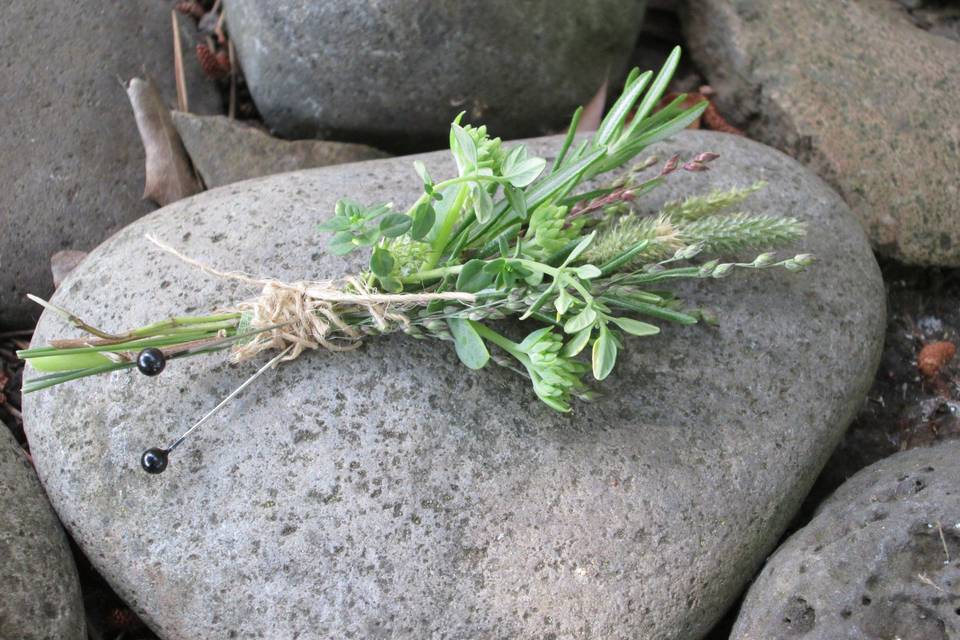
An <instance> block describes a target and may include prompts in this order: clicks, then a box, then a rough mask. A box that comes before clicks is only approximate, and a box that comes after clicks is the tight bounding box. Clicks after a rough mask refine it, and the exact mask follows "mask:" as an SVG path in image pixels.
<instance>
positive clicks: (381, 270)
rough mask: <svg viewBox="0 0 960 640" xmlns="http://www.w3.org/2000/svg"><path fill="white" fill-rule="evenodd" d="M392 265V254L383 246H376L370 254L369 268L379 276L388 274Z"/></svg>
mask: <svg viewBox="0 0 960 640" xmlns="http://www.w3.org/2000/svg"><path fill="white" fill-rule="evenodd" d="M393 265H394V260H393V256H392V255H391V254H390V252H389V251H387V250H386V249H384V248H383V247H377V248H376V249H374V250H373V253H371V254H370V270H371V271H373V273H374V274H375V275H377V276H378V277H380V278H385V277H387V276H389V275H390V272H391V271H393Z"/></svg>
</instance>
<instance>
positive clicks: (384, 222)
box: [380, 213, 413, 238]
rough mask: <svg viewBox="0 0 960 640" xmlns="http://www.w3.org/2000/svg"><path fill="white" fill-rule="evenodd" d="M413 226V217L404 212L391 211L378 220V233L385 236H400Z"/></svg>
mask: <svg viewBox="0 0 960 640" xmlns="http://www.w3.org/2000/svg"><path fill="white" fill-rule="evenodd" d="M411 226H413V218H411V217H410V216H408V215H407V214H405V213H391V214H389V215H385V216H383V218H382V219H381V220H380V233H382V234H383V236H384V237H385V238H396V237H397V236H402V235H403V234H405V233H406V232H407V230H408V229H409V228H410V227H411Z"/></svg>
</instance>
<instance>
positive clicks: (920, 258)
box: [684, 0, 960, 266]
mask: <svg viewBox="0 0 960 640" xmlns="http://www.w3.org/2000/svg"><path fill="white" fill-rule="evenodd" d="M686 6H687V10H686V11H685V12H684V31H685V33H686V36H687V40H688V41H689V46H690V50H691V52H692V53H693V56H694V58H695V59H696V60H697V62H698V63H699V65H700V68H701V69H702V70H703V72H704V73H705V74H706V75H707V77H708V79H709V80H710V84H711V85H713V87H714V88H715V89H716V90H717V95H718V97H719V100H720V108H721V110H722V111H723V112H724V113H725V114H727V115H728V116H731V117H732V118H733V120H734V121H735V122H736V123H738V124H740V125H744V126H746V129H747V131H748V132H749V134H750V135H751V137H753V138H755V139H757V140H761V141H763V142H766V143H767V144H770V145H772V146H774V147H777V148H778V149H782V150H784V151H786V152H787V153H789V154H790V155H792V156H793V157H795V158H798V159H800V160H801V161H802V162H803V163H804V164H806V165H807V166H809V167H811V168H812V169H814V171H816V172H817V173H818V174H819V175H820V176H821V177H823V178H824V179H826V180H827V182H829V183H831V184H832V185H833V186H834V187H835V188H836V189H837V190H838V191H839V192H840V194H841V195H842V196H843V197H844V199H845V200H846V202H847V204H849V205H850V207H851V208H852V209H853V212H854V213H855V214H856V215H857V216H858V217H859V218H860V220H861V221H862V222H863V223H864V226H865V228H866V230H867V234H868V235H869V236H870V239H871V241H872V242H873V244H874V247H875V248H876V249H877V250H878V251H880V252H882V253H883V254H886V255H888V256H891V257H894V258H897V259H899V260H902V261H905V262H908V263H912V264H924V265H950V266H958V265H960V179H958V177H957V176H958V175H960V120H958V118H957V108H956V105H957V104H958V103H960V42H957V41H955V40H950V39H948V38H945V37H941V36H938V35H934V34H932V33H930V32H928V31H925V30H923V29H921V28H919V27H918V26H916V24H915V23H914V21H913V20H912V19H911V17H910V16H909V15H908V14H907V12H906V10H905V9H904V8H903V7H902V6H901V5H899V4H898V3H896V2H893V1H892V0H857V1H851V0H808V1H805V2H782V1H778V2H771V1H768V0H701V1H698V2H690V3H687V5H686Z"/></svg>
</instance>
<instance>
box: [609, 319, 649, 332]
mask: <svg viewBox="0 0 960 640" xmlns="http://www.w3.org/2000/svg"><path fill="white" fill-rule="evenodd" d="M610 320H611V321H613V322H614V323H615V324H616V325H617V326H618V327H620V328H621V329H623V330H624V331H626V332H627V333H629V334H630V335H632V336H655V335H657V334H658V333H660V327H658V326H657V325H655V324H649V323H647V322H641V321H640V320H634V319H633V318H624V317H619V318H610Z"/></svg>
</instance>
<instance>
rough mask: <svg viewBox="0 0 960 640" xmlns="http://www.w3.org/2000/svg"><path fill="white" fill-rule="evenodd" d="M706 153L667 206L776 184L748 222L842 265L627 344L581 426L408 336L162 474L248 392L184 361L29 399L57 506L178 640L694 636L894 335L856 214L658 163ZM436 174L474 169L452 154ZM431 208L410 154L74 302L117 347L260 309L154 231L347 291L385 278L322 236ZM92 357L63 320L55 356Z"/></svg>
mask: <svg viewBox="0 0 960 640" xmlns="http://www.w3.org/2000/svg"><path fill="white" fill-rule="evenodd" d="M558 144H559V139H557V138H549V139H545V140H541V141H535V143H534V145H533V146H534V149H536V150H538V151H540V152H541V153H545V154H548V155H549V154H550V153H551V150H555V149H556V148H557V145H558ZM704 150H712V151H716V152H719V153H720V154H721V156H722V159H721V160H718V161H716V162H714V163H713V165H711V166H713V167H715V168H714V169H711V171H710V172H709V173H707V174H689V173H682V172H681V173H682V175H675V178H676V179H675V180H673V179H672V180H671V182H670V185H669V187H668V188H665V189H663V191H662V192H660V193H658V194H657V197H656V198H654V199H653V200H651V206H656V203H657V202H661V201H662V200H663V199H665V198H676V197H677V196H678V195H679V194H681V193H684V192H688V193H693V192H696V193H703V192H706V191H708V190H710V189H711V187H713V186H719V187H729V186H732V185H745V184H751V183H752V182H753V181H754V180H756V179H760V178H762V179H765V180H768V181H769V182H770V184H771V186H770V187H769V188H768V189H767V190H766V191H765V192H764V195H762V196H760V197H758V198H755V199H754V200H753V201H752V204H749V205H748V207H749V208H750V209H752V210H758V209H759V210H765V211H772V212H778V213H783V214H795V215H798V216H801V217H803V218H805V219H807V220H809V221H810V222H811V229H810V236H809V238H808V239H807V241H806V242H805V243H804V244H803V248H806V249H809V250H812V251H814V252H815V253H817V254H818V255H819V256H820V257H821V259H822V263H821V264H820V265H819V266H817V267H816V268H814V269H812V270H810V271H809V272H807V273H804V274H803V275H795V274H790V273H787V272H785V271H776V272H772V271H771V272H762V273H752V274H749V275H747V274H742V275H738V276H737V277H733V278H731V279H729V280H723V281H720V282H710V283H703V282H698V283H694V284H692V285H691V286H688V287H685V288H684V291H685V293H686V294H687V295H688V297H689V298H690V299H691V300H694V301H696V302H698V303H701V304H703V305H706V306H708V307H710V308H716V309H718V310H720V311H721V314H722V319H723V324H722V325H721V326H720V327H719V328H710V327H707V326H695V327H686V328H683V327H674V326H668V327H665V329H664V331H663V334H662V335H661V336H659V337H657V338H656V339H648V340H645V341H642V342H641V341H640V340H639V339H638V340H631V341H630V344H629V347H628V349H627V352H626V354H625V356H624V357H623V360H622V361H621V362H620V363H619V364H618V368H617V369H616V371H615V372H614V375H612V376H611V377H610V378H609V379H608V380H607V381H606V382H605V383H604V384H603V385H602V389H603V391H604V392H605V395H604V396H603V397H602V398H601V399H600V400H599V401H597V402H596V403H594V404H591V405H583V404H580V405H577V407H576V409H575V411H574V413H573V414H572V415H559V414H556V413H554V412H552V411H551V410H550V409H548V408H546V407H545V406H544V405H542V404H541V403H539V402H538V401H537V400H536V398H535V396H534V394H533V393H532V391H531V390H530V389H529V388H528V385H527V383H526V382H525V381H524V380H522V379H520V378H518V377H517V376H516V374H513V373H512V372H509V371H505V370H500V369H497V368H492V369H489V370H483V371H481V372H471V371H469V370H467V369H465V368H464V367H463V366H462V365H460V364H459V363H458V361H457V358H456V356H455V355H454V354H453V350H452V349H451V348H450V347H449V345H448V344H446V343H434V342H420V341H415V340H412V339H409V338H407V337H405V336H393V337H389V338H382V339H378V340H375V341H372V342H370V343H368V344H367V345H366V346H365V347H364V348H363V349H361V350H360V351H357V352H353V353H341V354H335V353H314V354H308V355H307V356H305V357H302V358H301V359H299V360H298V361H296V362H293V363H290V364H288V365H285V366H283V367H282V368H280V369H279V370H278V371H277V372H276V373H274V374H272V375H271V376H269V377H267V378H266V379H265V380H263V381H262V382H260V383H258V385H257V386H255V387H253V388H251V389H250V390H249V391H248V392H247V393H246V394H245V395H244V397H243V399H242V400H240V401H239V402H237V403H236V404H234V405H232V406H231V408H230V409H228V410H227V411H226V412H225V413H223V414H221V415H220V416H219V417H218V418H217V420H215V421H214V422H212V423H211V424H210V425H209V426H207V427H206V428H205V429H204V430H202V431H200V432H198V433H197V435H196V436H195V437H193V438H192V439H191V440H189V441H188V442H187V443H186V444H185V445H184V446H183V447H182V449H178V450H177V452H176V453H175V455H174V456H173V458H172V462H171V468H170V469H169V470H168V471H167V472H166V473H165V474H163V475H162V476H148V475H146V474H144V473H143V472H142V471H141V470H140V469H139V466H138V465H139V462H138V461H139V456H140V452H141V451H143V449H145V448H146V447H148V446H154V445H160V444H164V443H166V442H168V441H169V440H170V439H171V438H172V437H173V436H174V435H176V434H179V433H180V432H181V431H182V430H183V429H184V428H185V427H186V426H188V425H189V423H190V422H191V421H192V420H194V419H195V418H197V417H198V416H199V415H201V413H202V412H203V411H205V410H206V409H208V408H209V407H211V406H213V405H214V404H215V403H216V402H217V401H218V400H219V399H220V398H222V397H223V396H224V395H226V394H227V393H228V392H229V390H230V389H231V388H233V387H234V386H236V385H237V384H238V383H239V382H240V381H241V380H242V379H243V378H244V377H246V376H247V375H249V374H250V373H251V372H252V371H253V370H254V368H255V366H254V365H253V364H248V365H245V366H242V367H233V366H229V365H227V364H225V363H224V361H223V358H222V357H211V358H203V359H200V360H194V361H193V362H175V363H171V365H170V366H168V368H167V371H165V372H164V373H163V375H162V376H160V377H158V378H151V379H148V378H145V377H143V376H139V375H131V374H130V373H125V374H118V375H111V376H109V377H106V378H103V379H100V380H96V381H91V380H87V381H80V382H78V383H75V384H70V385H66V386H63V387H60V388H56V389H53V390H50V391H44V392H42V393H40V394H36V395H31V396H28V397H27V398H26V402H25V409H24V410H25V421H26V428H27V430H28V431H29V435H30V438H31V442H32V444H33V451H34V455H35V458H36V460H37V464H38V467H39V469H40V475H41V477H42V479H43V480H44V482H45V484H46V486H47V489H48V492H49V493H50V494H51V495H52V496H53V498H52V499H53V502H54V504H55V506H56V508H57V509H58V510H59V512H60V514H61V516H62V518H63V519H64V520H65V522H66V523H67V525H68V526H69V527H70V529H71V531H72V532H73V534H74V536H75V538H76V540H77V541H78V542H79V544H80V545H81V546H82V547H83V548H84V549H85V550H86V551H87V553H88V555H89V556H90V558H91V559H92V560H93V562H94V563H95V564H96V565H97V567H98V568H99V570H100V571H102V572H103V574H104V575H105V576H106V577H107V578H108V579H109V580H110V581H111V583H112V584H113V585H114V586H115V587H116V588H117V589H118V590H119V592H120V593H121V594H122V595H123V596H124V597H125V598H126V599H127V600H128V601H129V602H131V603H133V605H134V607H135V608H136V609H137V611H138V612H141V613H143V615H144V616H145V618H146V619H147V620H149V622H150V624H151V625H152V626H153V627H154V628H155V629H157V630H158V631H159V632H160V635H161V636H162V637H163V638H165V639H167V640H175V639H176V640H180V639H184V640H185V639H190V640H201V639H205V638H223V637H237V638H255V637H295V636H297V634H300V635H301V636H302V637H322V638H327V637H330V638H401V637H402V638H510V639H526V638H545V637H556V638H567V637H579V638H594V639H598V638H649V639H652V640H658V639H676V640H680V639H683V640H687V639H690V638H696V637H698V636H699V635H700V634H702V633H703V632H704V631H706V630H707V629H708V628H709V627H710V625H711V624H712V623H713V622H714V621H715V620H716V619H717V618H718V617H719V616H720V615H721V613H722V612H723V611H724V610H725V609H726V608H727V607H728V606H729V605H730V603H731V602H732V601H733V600H734V599H735V598H736V597H737V594H738V593H739V592H740V590H741V589H742V588H743V586H744V585H745V583H746V581H747V580H748V579H749V577H750V575H751V574H752V572H753V571H755V570H756V569H757V567H758V565H759V564H760V562H761V561H762V560H763V558H764V557H765V556H766V554H767V553H769V552H770V551H771V549H772V548H773V545H774V544H775V543H776V540H777V539H778V537H779V535H780V534H781V533H782V531H783V529H784V527H785V526H786V524H787V522H788V520H789V519H790V517H791V515H792V514H793V513H794V511H795V509H796V508H797V506H798V504H799V502H800V500H801V499H802V497H803V496H804V495H805V494H806V492H807V490H808V488H809V487H810V485H811V483H812V482H813V480H814V478H815V477H816V476H817V473H818V472H819V470H820V467H821V466H822V464H823V463H824V461H825V460H826V458H827V456H828V455H829V453H830V451H831V450H832V449H833V447H834V445H835V444H836V442H837V440H838V439H839V438H840V436H841V434H842V433H843V430H844V428H845V426H846V425H847V423H848V421H849V420H850V418H851V416H852V415H853V414H854V412H855V411H856V409H857V408H858V407H859V406H860V404H861V402H862V400H863V397H864V394H865V392H866V390H867V389H868V387H869V385H870V381H871V380H872V374H873V371H874V367H875V364H876V360H877V357H878V354H879V348H880V343H881V340H882V336H883V328H884V293H883V286H882V283H881V280H880V274H879V270H878V268H877V265H876V262H875V261H874V258H873V254H872V253H871V252H870V249H869V246H868V243H867V240H866V238H865V236H864V234H863V232H862V230H861V229H860V226H859V224H858V223H857V221H856V220H855V219H854V218H853V217H852V215H851V214H850V212H849V210H848V209H847V208H846V205H844V204H843V202H842V200H841V199H840V198H839V196H837V195H836V194H835V193H834V192H832V191H831V190H830V189H829V188H828V187H827V186H826V185H825V184H824V183H823V182H822V181H821V180H820V179H818V178H816V177H815V176H813V175H812V174H811V173H810V172H808V171H807V170H805V169H803V168H802V167H801V166H799V165H798V164H797V163H796V162H794V161H793V160H791V159H789V158H787V157H786V156H784V155H782V154H780V153H779V152H777V151H774V150H772V149H770V148H768V147H764V146H762V145H759V144H757V143H754V142H750V141H748V140H744V139H741V138H736V137H730V136H726V135H723V134H717V133H709V132H685V133H683V134H682V135H681V136H679V137H678V138H677V140H676V141H673V142H669V143H665V144H664V145H662V146H661V147H660V148H659V149H658V151H657V153H659V154H661V156H664V157H665V156H666V155H667V154H670V153H673V152H674V151H683V152H684V153H686V154H688V155H689V154H693V153H694V152H699V151H704ZM421 158H422V159H423V160H424V161H425V162H426V164H427V166H428V167H429V169H430V172H431V173H432V175H434V176H435V177H440V176H444V175H449V174H450V173H451V172H452V171H453V167H452V163H451V161H450V160H449V158H448V154H432V155H426V156H422V157H421ZM419 188H420V182H419V180H418V178H417V177H416V174H415V173H414V171H413V169H412V168H411V166H410V158H398V159H389V160H376V161H371V162H365V163H359V164H353V165H345V166H340V167H328V168H324V169H314V170H309V171H302V172H298V173H292V174H284V175H281V176H274V177H271V178H264V179H259V180H253V181H247V182H244V183H239V184H237V185H233V186H230V187H224V188H222V189H217V190H213V191H209V192H207V193H205V194H202V195H199V196H197V197H194V198H191V199H189V200H185V201H183V202H179V203H176V204H174V205H172V206H170V207H168V208H166V209H165V210H163V211H160V212H157V213H155V214H153V215H151V216H149V217H147V218H144V219H143V220H141V221H139V222H137V223H136V224H134V225H132V226H130V227H129V228H127V229H126V230H124V231H123V232H121V233H119V234H118V235H116V236H115V237H114V238H112V239H111V240H110V241H108V242H107V243H105V244H104V245H102V246H101V247H99V248H98V249H97V250H96V251H94V252H93V253H92V254H91V255H90V256H89V258H88V259H87V260H85V261H84V262H83V264H82V265H81V266H80V267H79V268H78V269H77V270H76V271H74V272H73V273H72V274H70V276H69V277H68V279H67V281H66V282H65V283H64V284H63V285H62V286H61V287H60V289H59V290H58V291H57V294H56V296H55V297H54V300H55V301H56V302H58V303H61V304H63V305H66V306H67V307H69V308H70V309H72V310H74V311H75V312H77V313H79V314H80V315H81V316H83V317H84V318H86V319H88V320H89V321H91V322H94V323H97V324H101V325H103V326H105V327H107V328H119V327H121V326H127V325H139V324H142V323H145V322H147V321H148V320H151V319H156V318H158V317H165V316H166V315H168V314H172V313H175V312H182V311H187V312H196V311H200V310H207V309H213V308H215V307H217V306H218V305H222V304H225V303H229V302H231V301H234V302H235V301H236V300H237V299H238V298H240V297H245V296H248V295H250V293H251V292H250V291H249V290H247V289H244V288H242V287H239V286H237V285H236V284H232V283H225V282H222V281H218V280H216V279H213V278H211V277H208V276H205V275H203V274H200V273H197V272H196V271H194V270H192V269H190V268H188V267H186V266H184V265H183V264H182V263H179V262H177V261H176V260H175V259H172V258H170V257H169V256H166V255H165V254H162V253H160V252H159V251H157V250H155V249H153V248H151V247H148V246H146V245H145V244H144V241H143V239H142V236H143V234H144V233H147V232H150V233H155V234H157V235H158V236H159V237H160V238H162V239H164V240H166V241H169V242H172V243H174V244H175V245H177V246H178V247H180V248H181V249H182V250H184V251H186V252H187V253H188V254H190V255H192V256H196V257H198V258H202V259H203V260H205V261H207V262H208V263H210V264H212V265H217V266H219V267H222V268H229V269H239V270H243V271H247V272H251V273H258V274H263V275H266V274H271V275H274V276H277V277H280V278H285V279H301V278H304V277H311V276H313V277H324V276H333V275H336V274H337V273H339V272H343V271H344V270H346V269H350V268H357V266H358V265H359V264H360V262H361V260H362V259H363V258H362V257H361V256H357V257H356V258H354V259H353V261H352V262H351V263H350V264H344V263H343V262H342V261H341V259H337V258H333V257H330V256H328V255H326V254H325V252H324V249H323V244H324V243H325V241H326V239H325V238H321V237H318V236H317V235H315V231H314V226H315V224H316V223H317V222H318V221H319V220H322V219H324V218H325V217H327V216H328V215H330V213H331V211H332V209H333V205H334V202H335V200H336V199H337V198H340V197H343V196H354V197H358V196H359V197H361V198H362V199H363V200H365V201H371V202H374V201H385V200H393V201H395V202H397V203H398V205H402V204H404V203H408V202H411V201H412V200H413V199H414V198H415V197H416V196H417V193H418V190H419ZM278 219H280V220H282V221H283V224H277V220H278ZM70 333H71V332H70V331H69V330H67V329H65V328H64V326H63V325H62V323H61V322H60V321H58V320H56V319H55V318H53V317H49V316H45V317H44V319H42V320H41V322H40V325H39V328H38V332H37V334H36V336H35V341H36V343H37V344H39V343H41V342H44V341H45V340H47V339H48V338H51V337H53V336H54V335H64V334H70ZM231 634H234V635H231Z"/></svg>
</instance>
